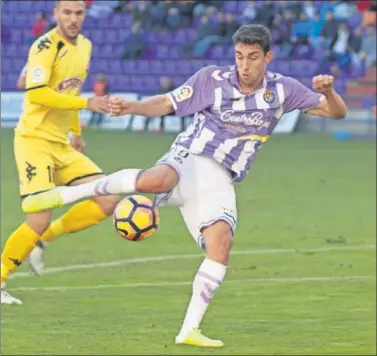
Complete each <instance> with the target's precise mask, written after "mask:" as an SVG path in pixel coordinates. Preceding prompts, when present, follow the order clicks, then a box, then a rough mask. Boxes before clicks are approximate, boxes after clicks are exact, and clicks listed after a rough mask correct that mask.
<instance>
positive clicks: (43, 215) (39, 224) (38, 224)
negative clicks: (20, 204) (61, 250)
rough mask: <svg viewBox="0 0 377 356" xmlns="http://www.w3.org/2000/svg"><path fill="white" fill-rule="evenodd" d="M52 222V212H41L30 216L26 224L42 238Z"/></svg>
mask: <svg viewBox="0 0 377 356" xmlns="http://www.w3.org/2000/svg"><path fill="white" fill-rule="evenodd" d="M50 221H51V211H41V212H39V213H35V214H29V215H28V216H27V218H26V223H27V224H28V225H29V226H30V228H31V229H32V230H33V231H34V232H36V233H37V234H38V235H40V236H41V235H43V233H44V232H45V231H46V230H47V229H48V227H49V226H50Z"/></svg>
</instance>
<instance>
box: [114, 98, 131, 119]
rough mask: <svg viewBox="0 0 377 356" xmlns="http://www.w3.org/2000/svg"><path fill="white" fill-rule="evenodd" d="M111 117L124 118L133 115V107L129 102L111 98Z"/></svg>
mask: <svg viewBox="0 0 377 356" xmlns="http://www.w3.org/2000/svg"><path fill="white" fill-rule="evenodd" d="M109 107H110V116H122V115H127V114H130V113H131V105H130V103H129V102H128V101H126V100H124V99H122V98H118V97H111V98H110V99H109Z"/></svg>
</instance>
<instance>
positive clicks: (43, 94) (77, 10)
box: [1, 0, 118, 304]
mask: <svg viewBox="0 0 377 356" xmlns="http://www.w3.org/2000/svg"><path fill="white" fill-rule="evenodd" d="M85 14H86V10H85V2H84V1H77V0H76V1H75V0H65V1H57V2H56V7H55V10H54V17H55V20H56V23H57V27H56V28H55V29H53V30H52V31H50V32H49V33H47V34H46V35H44V36H42V37H40V38H39V39H38V40H37V41H36V42H35V43H34V44H33V45H32V46H31V49H30V52H29V57H28V62H27V75H26V95H25V101H24V108H23V114H22V116H21V118H20V121H19V124H18V125H17V128H16V130H15V139H14V153H15V159H16V164H17V169H18V174H19V181H20V194H21V197H26V196H28V195H31V194H38V193H40V192H43V191H46V190H49V189H51V188H54V187H55V186H56V185H79V184H82V183H86V182H89V181H92V180H95V179H98V178H100V177H101V176H102V175H103V173H102V170H101V169H100V168H99V167H98V166H97V165H96V164H95V163H94V162H92V161H91V160H90V159H89V158H88V157H86V156H84V155H83V154H82V153H80V152H79V151H80V150H82V148H83V147H84V141H83V139H82V138H81V130H80V123H79V110H81V109H87V110H90V111H95V112H100V113H107V112H108V98H105V97H93V98H89V99H87V98H84V97H80V92H81V88H82V86H83V83H84V81H85V79H86V76H87V73H88V68H89V61H90V57H91V50H92V44H91V42H90V41H89V40H88V39H87V38H85V37H84V36H82V35H81V34H80V32H81V27H82V24H83V22H84V19H85ZM70 133H71V135H72V137H71V144H70V141H69V137H68V136H69V134H70ZM73 147H76V148H77V149H74V148H73ZM117 202H118V197H116V196H102V197H97V198H95V199H92V200H87V201H83V202H81V203H78V204H77V205H75V206H73V207H72V208H71V209H70V210H69V211H68V212H67V213H66V214H65V215H63V216H62V217H61V218H59V219H57V220H56V221H53V222H52V223H51V224H50V220H51V211H49V210H46V211H42V212H39V213H36V214H30V215H28V216H27V217H26V221H25V222H24V223H23V224H21V225H20V226H19V227H18V228H17V230H16V231H14V232H13V234H12V235H11V236H10V237H9V239H8V240H7V242H6V244H5V246H4V249H3V252H2V255H1V303H2V304H21V301H20V300H19V299H17V298H14V297H13V296H11V295H10V294H9V293H8V292H6V291H5V284H6V282H7V280H8V277H9V275H10V273H12V272H13V271H14V270H15V269H16V268H17V267H18V266H19V265H20V264H21V263H22V262H23V261H24V260H25V259H26V258H27V256H28V255H29V254H30V252H31V251H32V250H33V249H34V248H35V247H36V246H40V247H41V246H42V245H43V243H46V242H50V241H53V240H54V239H55V238H56V237H57V236H59V235H61V234H63V233H70V232H75V231H79V230H82V229H85V228H87V227H89V226H93V225H96V224H98V223H99V222H100V221H101V220H103V219H105V218H106V217H107V216H109V215H110V214H111V213H112V212H113V210H114V208H115V206H116V204H117Z"/></svg>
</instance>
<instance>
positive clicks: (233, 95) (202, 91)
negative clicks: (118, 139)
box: [23, 25, 347, 347]
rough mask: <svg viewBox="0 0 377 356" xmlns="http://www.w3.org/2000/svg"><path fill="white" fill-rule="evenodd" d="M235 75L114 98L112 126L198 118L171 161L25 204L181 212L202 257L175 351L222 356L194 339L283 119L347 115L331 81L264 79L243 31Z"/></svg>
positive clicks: (259, 53) (266, 36)
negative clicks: (143, 96)
mask: <svg viewBox="0 0 377 356" xmlns="http://www.w3.org/2000/svg"><path fill="white" fill-rule="evenodd" d="M233 42H234V46H235V62H236V65H235V66H208V67H204V68H202V69H201V70H199V71H198V72H197V73H195V74H194V75H193V76H192V77H191V78H189V79H188V80H187V82H186V83H185V84H183V85H182V86H181V87H179V88H178V89H176V90H173V91H172V92H170V93H168V94H167V95H156V96H154V97H152V98H149V99H147V100H143V101H126V100H123V99H120V98H112V99H111V100H110V101H111V103H110V107H111V109H112V115H113V116H120V115H127V114H134V115H143V116H146V117H154V116H164V115H167V114H169V113H171V112H173V111H175V113H176V114H177V115H178V116H188V115H192V114H195V117H194V122H193V124H192V125H191V126H189V127H188V128H187V130H186V131H185V132H183V133H181V134H180V135H178V137H177V139H176V140H175V142H174V143H173V145H172V147H171V150H170V152H168V153H167V154H166V155H165V156H163V157H162V158H161V159H160V160H159V161H158V162H157V164H156V165H155V166H154V167H152V168H149V169H146V170H142V169H124V170H122V171H119V172H116V173H113V174H111V175H109V176H106V177H104V178H101V179H100V180H99V181H95V182H91V183H88V184H84V185H80V186H78V187H59V188H55V189H53V190H50V191H48V192H44V193H41V194H38V195H34V196H29V197H28V198H26V199H25V200H24V202H23V209H24V211H25V212H27V213H31V212H35V211H39V210H43V209H50V208H54V207H58V206H62V205H66V204H70V203H73V202H75V201H78V200H80V199H85V198H90V197H93V196H99V195H109V194H120V193H134V192H139V193H155V194H156V202H157V203H158V204H171V205H178V206H179V208H180V211H181V213H182V216H183V219H184V221H185V223H186V226H187V228H188V230H189V231H190V233H191V235H192V237H193V238H194V239H195V241H196V242H197V243H198V245H199V246H200V247H202V248H203V249H204V250H205V251H206V257H205V259H204V261H203V262H202V264H201V265H200V267H199V270H198V271H197V273H196V275H195V278H194V281H193V289H192V296H191V300H190V303H189V306H188V309H187V312H186V315H185V318H184V321H183V325H182V327H181V330H180V332H179V333H178V335H177V336H176V339H175V342H176V343H177V344H190V345H196V346H202V347H221V346H223V343H222V342H221V341H220V340H212V339H210V338H207V337H206V336H204V335H203V334H202V333H201V331H200V330H199V326H200V323H201V321H202V319H203V317H204V314H205V312H206V311H207V308H208V305H209V303H210V301H211V299H212V297H213V296H214V293H215V291H216V289H217V288H218V287H219V286H220V284H221V283H222V282H223V280H224V277H225V274H226V270H227V265H228V262H229V254H230V251H231V248H232V240H233V235H234V233H235V229H236V223H237V209H236V195H235V191H234V183H237V182H241V181H242V180H243V179H244V178H245V176H246V175H247V172H248V171H249V169H250V166H251V165H252V163H253V162H254V159H255V158H256V156H257V155H258V152H259V150H260V148H261V147H262V146H263V144H264V143H266V142H267V141H268V140H269V138H270V135H271V134H272V132H273V130H274V128H275V127H276V125H277V124H278V122H279V120H280V119H281V117H282V115H283V114H284V113H287V112H290V111H293V110H297V109H298V110H302V111H305V112H309V113H310V114H312V115H316V116H322V117H327V118H330V119H344V118H345V116H346V111H347V109H346V106H345V104H344V102H343V100H342V99H341V97H340V96H339V95H338V94H337V93H336V92H335V90H334V88H333V82H334V78H333V77H332V76H328V75H319V76H316V77H314V78H313V89H314V91H313V90H310V89H308V88H307V87H305V86H304V85H303V84H301V83H300V82H298V81H297V80H296V79H293V78H290V77H285V76H282V75H280V74H277V73H271V72H269V71H267V70H266V67H267V65H268V63H270V61H271V60H272V58H273V54H272V52H271V39H270V33H269V30H268V29H267V28H265V27H263V26H260V25H245V26H242V27H241V28H240V29H239V30H238V31H237V32H236V33H235V34H234V36H233Z"/></svg>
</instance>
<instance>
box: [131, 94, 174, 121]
mask: <svg viewBox="0 0 377 356" xmlns="http://www.w3.org/2000/svg"><path fill="white" fill-rule="evenodd" d="M172 111H174V108H173V105H172V103H171V101H170V99H169V98H168V96H167V95H156V96H153V97H151V98H148V99H145V100H142V101H135V102H133V103H132V114H134V115H141V116H145V117H154V116H164V115H167V114H169V113H171V112H172Z"/></svg>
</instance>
